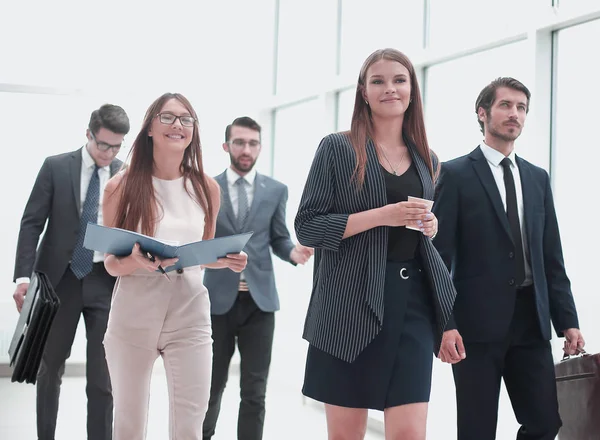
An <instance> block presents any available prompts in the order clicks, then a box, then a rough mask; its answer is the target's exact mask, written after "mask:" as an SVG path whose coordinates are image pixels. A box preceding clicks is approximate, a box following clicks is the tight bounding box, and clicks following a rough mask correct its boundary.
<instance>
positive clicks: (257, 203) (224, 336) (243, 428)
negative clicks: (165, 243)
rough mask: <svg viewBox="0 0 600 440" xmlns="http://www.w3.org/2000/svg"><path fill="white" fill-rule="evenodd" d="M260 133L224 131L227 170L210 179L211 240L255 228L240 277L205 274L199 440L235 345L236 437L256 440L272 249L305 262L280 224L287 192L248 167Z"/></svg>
mask: <svg viewBox="0 0 600 440" xmlns="http://www.w3.org/2000/svg"><path fill="white" fill-rule="evenodd" d="M260 134H261V128H260V126H259V125H258V123H256V121H254V120H253V119H251V118H248V117H241V118H237V119H235V120H234V121H233V122H232V123H231V124H230V125H228V126H227V128H226V130H225V143H224V144H223V149H224V150H225V152H227V153H229V158H230V161H231V166H230V167H229V168H228V169H227V170H226V171H225V172H224V173H222V174H220V175H219V176H217V177H215V179H216V180H217V182H218V183H219V185H220V186H221V194H222V202H221V210H220V211H219V215H218V217H217V230H216V235H215V236H216V237H222V236H227V235H232V234H237V233H241V232H247V231H254V234H253V235H252V238H251V239H250V241H248V244H247V245H246V247H245V248H244V251H245V252H246V253H247V254H248V266H246V269H245V270H244V271H243V272H242V273H241V274H239V273H235V272H232V271H230V270H211V269H207V270H206V275H205V277H204V284H205V285H206V287H207V288H208V292H209V295H210V302H211V314H212V331H213V341H214V342H213V373H212V385H211V392H210V401H209V408H208V412H207V414H206V418H205V420H204V434H203V436H204V439H205V440H207V439H210V438H211V437H212V436H213V435H214V433H215V427H216V424H217V418H218V416H219V410H220V406H221V396H222V395H223V390H224V389H225V384H226V382H227V376H228V370H229V364H230V362H231V357H232V356H233V353H234V350H235V345H236V340H237V345H238V349H239V351H240V358H241V365H240V374H241V380H240V387H241V403H240V410H239V416H238V439H240V440H259V439H261V438H262V433H263V425H264V418H265V393H266V388H267V375H268V373H269V365H270V364H271V348H272V345H273V332H274V329H275V311H277V310H279V298H278V296H277V289H276V286H275V277H274V274H273V262H272V260H271V252H270V250H269V248H270V249H272V250H273V253H274V254H275V255H277V256H278V257H279V258H281V259H282V260H284V261H288V262H290V263H292V264H294V265H296V264H304V263H306V262H307V261H308V260H309V258H310V256H311V255H312V252H313V251H312V249H310V248H307V247H304V246H302V245H300V244H297V245H294V243H293V242H292V241H291V239H290V233H289V231H288V228H287V226H286V222H285V208H286V203H287V197H288V190H287V187H286V186H285V185H284V184H282V183H280V182H278V181H276V180H274V179H271V178H270V177H267V176H263V175H262V174H259V173H257V172H256V170H255V169H254V164H255V163H256V160H257V159H258V156H259V154H260V150H261V137H260Z"/></svg>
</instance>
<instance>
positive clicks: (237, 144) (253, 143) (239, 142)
mask: <svg viewBox="0 0 600 440" xmlns="http://www.w3.org/2000/svg"><path fill="white" fill-rule="evenodd" d="M227 143H228V144H229V146H230V147H231V148H233V149H235V150H242V149H243V148H244V147H245V146H246V144H247V145H248V146H249V147H250V149H251V150H256V149H257V148H258V147H260V141H257V140H255V139H252V140H250V141H247V140H245V139H232V140H230V141H228V142H227Z"/></svg>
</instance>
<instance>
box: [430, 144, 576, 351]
mask: <svg viewBox="0 0 600 440" xmlns="http://www.w3.org/2000/svg"><path fill="white" fill-rule="evenodd" d="M516 162H517V166H518V168H519V172H520V176H521V184H522V188H523V205H524V213H525V215H524V217H525V230H526V233H527V234H526V235H527V245H528V246H529V254H530V261H529V263H530V265H531V270H532V275H533V285H534V290H535V299H536V304H537V314H538V320H539V325H540V329H541V332H542V336H543V337H544V338H545V339H550V338H551V329H550V320H552V322H553V323H554V327H555V329H556V332H557V333H558V335H559V336H561V335H562V331H563V330H566V329H567V328H572V327H578V326H579V323H578V320H577V312H576V310H575V304H574V302H573V296H572V295H571V287H570V282H569V279H568V278H567V275H566V273H565V266H564V262H563V255H562V247H561V243H560V236H559V232H558V223H557V220H556V212H555V210H554V201H553V199H552V190H551V188H550V178H549V176H548V173H546V171H544V170H543V169H542V168H539V167H537V166H535V165H532V164H531V163H529V162H527V161H526V160H524V159H521V158H520V157H518V156H517V158H516ZM433 211H434V213H435V214H436V216H437V218H438V221H439V232H438V234H437V236H436V238H435V240H434V244H435V246H436V247H437V249H438V250H439V252H440V255H441V256H442V258H443V259H444V262H445V263H446V265H447V267H448V268H449V269H450V270H451V273H452V278H453V280H454V285H455V286H456V291H457V297H456V304H455V306H454V315H453V321H454V323H453V324H455V325H456V327H457V328H458V330H459V332H460V333H461V335H462V336H463V338H464V339H465V341H467V342H493V341H502V340H504V338H505V337H506V335H507V332H508V329H509V326H510V323H511V319H512V314H513V310H514V304H515V295H516V287H517V286H515V280H514V278H515V273H516V265H515V258H514V252H515V246H514V244H513V241H512V237H511V233H510V227H509V224H508V218H507V215H506V211H505V209H504V206H503V203H502V199H501V198H500V193H499V191H498V187H497V185H496V182H495V180H494V177H493V175H492V171H491V170H490V167H489V164H488V162H487V160H486V158H485V156H484V155H483V152H482V151H481V149H480V148H479V147H478V148H476V149H475V150H474V151H473V152H471V154H469V155H467V156H463V157H459V158H458V159H454V160H451V161H449V162H446V163H444V164H443V165H442V171H441V176H440V178H439V180H438V183H437V189H436V198H435V204H434V206H433ZM451 326H453V325H452V324H451V325H450V326H449V328H450V327H451Z"/></svg>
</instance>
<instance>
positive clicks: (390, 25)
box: [341, 0, 424, 77]
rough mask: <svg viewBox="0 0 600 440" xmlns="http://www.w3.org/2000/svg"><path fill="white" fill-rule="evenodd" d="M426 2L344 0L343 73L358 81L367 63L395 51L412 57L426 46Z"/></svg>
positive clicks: (416, 0)
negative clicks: (374, 54)
mask: <svg viewBox="0 0 600 440" xmlns="http://www.w3.org/2000/svg"><path fill="white" fill-rule="evenodd" d="M423 11H424V6H423V0H395V1H393V0H368V1H367V0H343V2H342V42H341V73H342V74H343V75H350V76H351V77H358V73H359V71H360V68H361V66H362V64H363V62H364V61H365V59H366V58H367V57H368V56H369V55H370V54H371V53H372V52H373V51H374V50H377V49H382V48H385V47H393V48H395V49H398V50H400V51H402V52H404V53H406V55H408V56H409V57H410V56H411V54H412V53H413V52H415V51H416V50H418V49H421V48H422V46H423Z"/></svg>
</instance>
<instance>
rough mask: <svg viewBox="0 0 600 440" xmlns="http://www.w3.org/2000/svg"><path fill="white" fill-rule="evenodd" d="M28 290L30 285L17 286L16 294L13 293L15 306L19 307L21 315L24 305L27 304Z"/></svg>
mask: <svg viewBox="0 0 600 440" xmlns="http://www.w3.org/2000/svg"><path fill="white" fill-rule="evenodd" d="M28 288H29V283H21V284H17V288H16V289H15V293H13V298H14V300H15V304H16V305H17V310H18V311H19V313H21V309H22V308H23V303H24V302H25V294H26V293H27V289H28Z"/></svg>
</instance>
